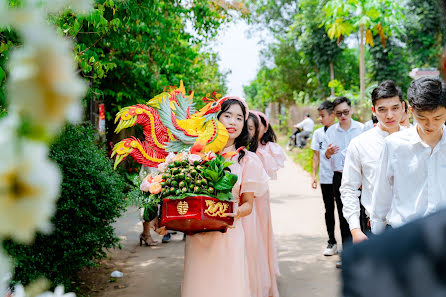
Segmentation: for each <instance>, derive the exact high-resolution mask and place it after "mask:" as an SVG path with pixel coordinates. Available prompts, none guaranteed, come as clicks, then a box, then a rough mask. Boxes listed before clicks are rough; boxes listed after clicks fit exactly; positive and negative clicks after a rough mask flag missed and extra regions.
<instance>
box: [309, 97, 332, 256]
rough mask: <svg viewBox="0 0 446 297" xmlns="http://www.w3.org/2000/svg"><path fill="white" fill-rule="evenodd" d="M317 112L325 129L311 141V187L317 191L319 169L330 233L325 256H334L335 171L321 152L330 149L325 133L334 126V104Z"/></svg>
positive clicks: (329, 104) (317, 133)
mask: <svg viewBox="0 0 446 297" xmlns="http://www.w3.org/2000/svg"><path fill="white" fill-rule="evenodd" d="M317 112H318V113H319V117H320V119H321V124H322V125H324V126H323V127H321V128H319V129H317V130H316V131H314V133H313V138H312V140H311V149H312V150H313V182H312V184H311V186H312V187H313V189H317V177H316V174H317V172H318V168H319V183H320V184H321V191H322V199H323V200H324V206H325V226H326V227H327V233H328V245H327V247H326V248H325V250H324V253H323V254H324V256H332V255H335V254H337V253H338V249H337V244H336V238H335V232H334V230H335V205H334V204H335V199H334V195H333V170H331V167H330V162H329V161H328V160H327V159H325V158H322V159H321V158H320V154H319V153H320V151H324V150H326V149H327V147H328V142H327V137H325V132H326V131H327V129H328V128H329V127H330V126H331V125H333V124H334V122H335V118H334V112H333V103H332V102H330V101H328V100H327V101H324V102H322V104H321V105H320V106H319V107H318V109H317Z"/></svg>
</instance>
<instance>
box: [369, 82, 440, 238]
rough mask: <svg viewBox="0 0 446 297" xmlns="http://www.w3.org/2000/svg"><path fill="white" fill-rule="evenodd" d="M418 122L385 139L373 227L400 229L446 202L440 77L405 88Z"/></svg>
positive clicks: (379, 229)
mask: <svg viewBox="0 0 446 297" xmlns="http://www.w3.org/2000/svg"><path fill="white" fill-rule="evenodd" d="M407 99H408V101H409V104H410V109H411V111H412V113H413V116H414V118H415V119H416V121H417V124H416V125H415V126H414V127H411V128H408V129H405V130H403V131H401V132H399V133H395V134H393V135H391V136H389V137H387V138H386V140H385V145H384V150H383V154H382V158H381V163H380V167H379V168H380V171H379V174H378V178H377V180H376V185H375V189H374V192H373V196H372V213H371V223H372V232H373V233H374V234H378V233H381V232H383V231H384V230H385V229H386V225H387V224H389V225H390V226H391V227H393V228H396V227H399V226H402V225H404V224H406V223H408V222H410V221H412V220H414V219H416V218H420V217H423V216H426V215H428V214H431V213H433V212H435V211H437V210H439V209H440V208H442V207H444V206H446V188H445V187H444V186H443V183H444V177H445V176H446V129H445V126H444V123H445V121H446V87H445V84H444V82H443V81H441V80H440V79H438V78H431V77H422V78H419V79H417V80H414V81H412V83H411V84H410V87H409V89H408V91H407Z"/></svg>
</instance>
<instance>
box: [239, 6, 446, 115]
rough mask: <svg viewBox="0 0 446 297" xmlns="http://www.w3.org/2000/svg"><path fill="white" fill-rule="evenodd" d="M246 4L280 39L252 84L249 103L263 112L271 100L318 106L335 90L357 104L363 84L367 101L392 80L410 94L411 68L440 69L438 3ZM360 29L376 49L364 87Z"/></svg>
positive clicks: (370, 50) (369, 51)
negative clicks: (375, 89) (372, 92)
mask: <svg viewBox="0 0 446 297" xmlns="http://www.w3.org/2000/svg"><path fill="white" fill-rule="evenodd" d="M247 3H248V4H247V6H248V7H249V8H250V9H251V19H252V22H253V23H254V24H256V25H257V27H262V28H267V29H268V30H269V31H270V32H271V34H272V35H273V36H274V38H275V39H274V41H273V42H272V43H271V44H270V45H269V47H268V50H266V51H264V52H263V53H262V59H263V61H264V63H263V65H264V66H263V67H262V68H261V69H260V70H259V72H258V74H257V77H256V78H255V79H254V80H253V81H252V82H251V84H250V85H248V86H246V87H245V94H246V96H247V98H248V100H249V101H250V102H251V103H252V104H255V105H256V106H259V107H262V106H266V105H267V104H268V103H269V102H281V103H294V102H296V103H298V104H305V103H307V102H312V101H318V100H321V99H324V98H327V97H328V96H329V95H330V87H333V88H334V91H335V94H336V95H339V94H348V95H349V96H350V97H352V99H355V100H356V99H359V98H360V94H359V90H360V88H359V87H360V85H363V90H364V92H363V93H364V97H365V98H367V97H368V95H369V94H368V92H369V91H370V90H371V87H372V86H374V85H376V83H378V82H381V81H383V80H386V79H393V80H395V81H396V82H397V84H399V85H400V86H401V87H402V88H403V89H406V88H407V87H408V84H409V82H410V77H409V76H408V74H409V72H410V70H411V69H412V68H415V67H436V66H437V65H438V58H439V55H440V53H441V47H442V46H444V44H445V43H446V40H445V38H444V34H445V33H444V32H446V29H445V23H444V18H442V15H441V12H442V10H440V9H439V7H438V3H437V0H420V1H417V0H407V1H406V2H404V4H403V3H402V2H400V1H391V0H351V1H342V0H323V1H317V0H300V1H297V0H294V1H293V0H281V1H278V2H276V1H271V0H262V1H254V0H252V1H247ZM361 26H363V28H364V31H363V32H364V35H365V36H364V37H365V38H364V45H369V46H364V47H363V48H364V51H363V62H364V73H367V75H366V76H365V75H364V79H363V81H362V83H361V82H360V75H359V74H360V73H359V71H358V69H359V68H360V50H359V48H358V47H357V45H358V41H360V30H359V29H360V27H361ZM347 35H350V37H348V38H347ZM285 48H287V50H277V49H285ZM281 62H283V63H281ZM331 62H333V64H332V66H333V70H334V73H333V75H334V80H333V81H331V80H332V79H331V77H330V65H331ZM290 77H293V79H289V78H290ZM284 98H286V100H285V101H284Z"/></svg>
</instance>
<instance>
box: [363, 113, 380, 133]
mask: <svg viewBox="0 0 446 297" xmlns="http://www.w3.org/2000/svg"><path fill="white" fill-rule="evenodd" d="M376 124H378V119H377V118H376V116H375V115H374V114H373V113H372V118H371V120H370V121H367V122H365V123H364V130H363V132H365V131H367V130H370V129H372V128H373V127H375V126H376Z"/></svg>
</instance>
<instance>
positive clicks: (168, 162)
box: [165, 152, 176, 165]
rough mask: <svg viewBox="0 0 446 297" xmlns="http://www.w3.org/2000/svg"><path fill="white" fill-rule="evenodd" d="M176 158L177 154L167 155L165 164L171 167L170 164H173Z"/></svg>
mask: <svg viewBox="0 0 446 297" xmlns="http://www.w3.org/2000/svg"><path fill="white" fill-rule="evenodd" d="M175 157H176V154H175V153H172V152H170V153H169V154H168V155H167V157H166V161H165V162H166V163H167V164H168V165H169V164H170V163H172V162H173V160H174V159H175Z"/></svg>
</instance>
